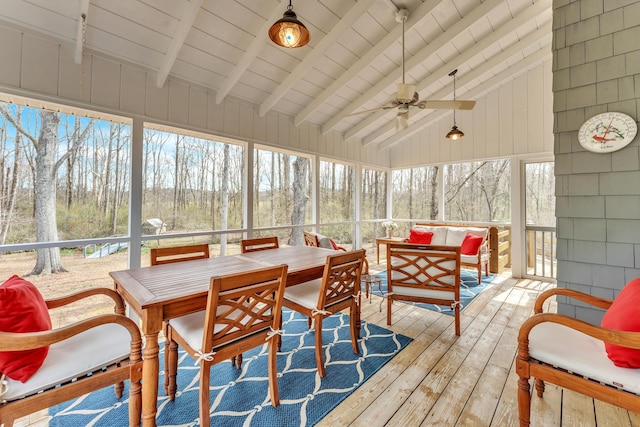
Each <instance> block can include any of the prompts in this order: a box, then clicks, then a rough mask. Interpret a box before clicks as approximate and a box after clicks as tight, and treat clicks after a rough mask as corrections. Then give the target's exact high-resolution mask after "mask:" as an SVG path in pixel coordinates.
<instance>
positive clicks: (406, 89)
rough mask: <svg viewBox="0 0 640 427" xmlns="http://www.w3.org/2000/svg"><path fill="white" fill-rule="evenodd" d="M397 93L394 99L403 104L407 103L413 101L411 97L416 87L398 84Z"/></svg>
mask: <svg viewBox="0 0 640 427" xmlns="http://www.w3.org/2000/svg"><path fill="white" fill-rule="evenodd" d="M397 87H398V93H397V95H396V98H397V99H398V100H399V101H402V102H403V103H409V102H412V101H413V97H414V96H415V93H416V85H410V84H406V83H398V86H397Z"/></svg>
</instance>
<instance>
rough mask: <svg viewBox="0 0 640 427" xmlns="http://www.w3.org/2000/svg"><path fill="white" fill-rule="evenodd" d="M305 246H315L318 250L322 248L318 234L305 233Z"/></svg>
mask: <svg viewBox="0 0 640 427" xmlns="http://www.w3.org/2000/svg"><path fill="white" fill-rule="evenodd" d="M304 244H305V245H307V246H314V247H316V248H318V247H320V241H319V240H318V236H317V235H316V234H313V233H309V232H308V231H305V232H304Z"/></svg>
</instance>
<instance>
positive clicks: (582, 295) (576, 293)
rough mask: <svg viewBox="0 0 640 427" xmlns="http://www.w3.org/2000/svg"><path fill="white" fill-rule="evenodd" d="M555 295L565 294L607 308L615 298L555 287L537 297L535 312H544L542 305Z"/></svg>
mask: <svg viewBox="0 0 640 427" xmlns="http://www.w3.org/2000/svg"><path fill="white" fill-rule="evenodd" d="M554 295H564V296H567V297H570V298H574V299H577V300H579V301H582V302H585V303H587V304H590V305H592V306H594V307H598V308H602V309H605V310H606V309H608V308H609V306H611V303H613V300H611V299H607V298H600V297H594V296H593V295H589V294H585V293H583V292H579V291H574V290H573V289H567V288H553V289H549V290H546V291H544V292H543V293H541V294H540V295H539V296H538V299H536V302H535V305H534V307H533V312H534V313H542V306H543V305H544V303H545V301H546V300H547V299H548V298H549V297H552V296H554Z"/></svg>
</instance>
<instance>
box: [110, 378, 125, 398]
mask: <svg viewBox="0 0 640 427" xmlns="http://www.w3.org/2000/svg"><path fill="white" fill-rule="evenodd" d="M113 391H114V392H115V394H116V399H120V398H121V397H122V392H123V391H124V382H123V381H120V382H119V383H116V384H114V385H113Z"/></svg>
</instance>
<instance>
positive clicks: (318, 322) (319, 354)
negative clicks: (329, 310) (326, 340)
mask: <svg viewBox="0 0 640 427" xmlns="http://www.w3.org/2000/svg"><path fill="white" fill-rule="evenodd" d="M314 324H315V327H316V328H315V329H316V330H315V334H316V337H315V339H316V365H317V366H318V375H320V377H324V376H325V375H326V372H325V370H324V358H323V357H322V315H317V316H315V317H314Z"/></svg>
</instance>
